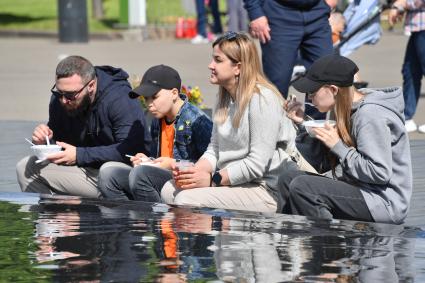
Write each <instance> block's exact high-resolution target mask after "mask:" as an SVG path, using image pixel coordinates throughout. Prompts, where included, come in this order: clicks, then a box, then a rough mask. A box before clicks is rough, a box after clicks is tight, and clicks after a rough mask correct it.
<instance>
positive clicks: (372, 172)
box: [281, 55, 412, 224]
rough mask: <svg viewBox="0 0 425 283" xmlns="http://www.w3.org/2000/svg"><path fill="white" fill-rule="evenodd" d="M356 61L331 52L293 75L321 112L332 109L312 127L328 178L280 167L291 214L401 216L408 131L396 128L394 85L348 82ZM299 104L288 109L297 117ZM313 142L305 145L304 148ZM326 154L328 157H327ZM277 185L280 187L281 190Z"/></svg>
mask: <svg viewBox="0 0 425 283" xmlns="http://www.w3.org/2000/svg"><path fill="white" fill-rule="evenodd" d="M357 72H358V67H357V66H356V64H355V63H354V62H352V61H351V60H350V59H348V58H345V57H343V56H339V55H328V56H325V57H322V58H320V59H319V60H317V61H316V62H314V63H313V65H312V66H311V67H310V69H309V70H308V71H307V74H306V76H305V77H303V78H301V79H299V80H297V81H295V82H294V84H293V86H294V87H295V88H296V89H297V90H298V91H300V92H304V93H308V94H309V96H310V98H311V99H312V102H313V104H314V105H315V106H316V107H317V108H318V109H319V111H321V112H327V111H331V110H332V111H334V113H335V120H336V127H332V126H330V125H329V124H328V125H326V126H325V128H315V129H314V132H315V134H316V138H317V140H318V141H319V142H320V143H321V144H323V145H325V146H326V147H327V148H328V149H329V152H328V154H324V155H323V156H322V157H326V159H327V160H329V161H330V162H328V164H330V165H331V166H330V167H332V169H335V166H336V164H339V166H340V168H341V171H342V174H335V170H333V171H334V172H333V173H334V174H333V177H332V178H327V177H324V176H319V175H312V174H306V173H303V172H292V173H290V172H283V174H282V178H281V179H284V181H282V184H284V187H285V188H286V189H288V190H289V204H290V210H291V212H292V213H294V214H301V215H306V216H315V217H320V218H327V219H330V218H340V219H341V218H342V219H352V220H361V221H374V222H384V223H395V224H399V223H402V222H403V220H404V219H405V217H406V215H407V212H408V209H409V203H410V197H411V194H412V166H411V161H410V147H409V137H408V135H407V133H406V130H405V127H404V115H403V107H404V104H403V93H402V91H401V88H398V87H393V88H383V89H360V90H357V89H355V88H354V87H353V78H354V75H355V74H356V73H357ZM302 114H303V113H302V111H300V107H299V105H295V104H294V105H292V106H290V107H289V108H288V115H289V117H291V119H292V120H293V121H295V122H297V123H300V122H302ZM312 149H313V148H312ZM327 157H329V158H327ZM285 188H282V189H283V190H284V189H285Z"/></svg>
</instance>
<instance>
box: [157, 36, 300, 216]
mask: <svg viewBox="0 0 425 283" xmlns="http://www.w3.org/2000/svg"><path fill="white" fill-rule="evenodd" d="M212 57H213V59H212V61H211V63H210V64H209V66H208V68H209V69H210V70H211V76H210V82H211V83H212V84H216V85H218V86H219V94H218V103H217V107H216V110H215V113H214V126H213V133H212V136H211V143H210V144H209V145H208V149H207V151H206V152H205V153H204V154H203V155H202V157H201V158H200V159H199V160H198V162H197V163H196V164H195V166H192V167H189V168H186V169H184V170H179V169H177V168H176V167H175V166H174V168H173V174H174V181H169V182H167V183H166V184H165V186H164V188H163V189H162V191H161V198H162V199H163V200H164V201H165V202H166V203H170V204H180V205H195V206H202V207H216V208H225V209H238V210H251V211H263V212H276V210H277V209H278V210H279V211H280V207H281V206H282V203H281V201H280V194H279V189H278V175H279V173H280V172H282V171H285V170H287V169H288V168H296V167H297V164H296V163H295V162H293V161H292V154H293V153H294V152H295V129H294V127H293V125H292V122H291V121H290V120H289V119H288V118H287V117H286V114H285V111H284V109H283V104H284V100H283V98H282V96H281V94H280V93H279V91H278V90H277V89H276V88H275V87H274V86H273V85H272V84H271V83H270V82H269V81H267V79H266V78H265V77H264V75H263V72H262V69H261V64H260V58H259V56H258V52H257V48H256V46H255V43H254V41H253V40H251V39H250V38H249V37H248V36H247V35H245V34H240V33H235V32H228V33H226V34H225V35H224V36H222V37H219V38H218V39H217V40H216V41H215V42H214V43H213V54H212ZM176 184H178V187H177V185H176Z"/></svg>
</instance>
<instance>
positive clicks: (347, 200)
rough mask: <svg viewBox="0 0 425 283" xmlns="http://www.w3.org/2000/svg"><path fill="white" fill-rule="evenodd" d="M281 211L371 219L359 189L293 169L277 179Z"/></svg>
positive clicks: (318, 215)
mask: <svg viewBox="0 0 425 283" xmlns="http://www.w3.org/2000/svg"><path fill="white" fill-rule="evenodd" d="M279 182H280V186H281V192H282V195H283V197H284V199H286V200H287V202H286V205H285V206H284V213H288V212H290V213H292V214H297V215H305V216H312V217H318V218H323V219H332V218H337V219H348V220H359V221H368V222H373V221H374V220H373V218H372V215H371V214H370V211H369V208H368V207H367V205H366V201H365V200H364V198H363V195H362V193H361V191H360V189H359V188H358V187H356V186H353V185H350V184H348V183H345V182H342V181H338V180H333V179H330V178H327V177H324V176H320V175H314V174H308V173H306V172H303V171H292V172H288V174H286V175H284V176H282V178H281V179H280V180H279Z"/></svg>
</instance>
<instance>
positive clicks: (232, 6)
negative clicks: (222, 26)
mask: <svg viewBox="0 0 425 283" xmlns="http://www.w3.org/2000/svg"><path fill="white" fill-rule="evenodd" d="M227 15H228V17H229V23H228V25H229V26H228V30H229V31H235V32H238V31H248V13H247V12H246V10H245V8H244V7H243V0H227Z"/></svg>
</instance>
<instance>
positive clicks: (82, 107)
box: [63, 95, 91, 117]
mask: <svg viewBox="0 0 425 283" xmlns="http://www.w3.org/2000/svg"><path fill="white" fill-rule="evenodd" d="M90 104H91V100H90V96H89V95H84V97H83V99H82V100H81V102H80V104H79V105H78V106H77V107H76V108H73V109H69V108H67V107H66V106H65V105H63V107H64V109H65V112H66V114H68V116H70V117H77V116H84V115H85V114H86V113H87V110H88V109H89V108H90Z"/></svg>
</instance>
